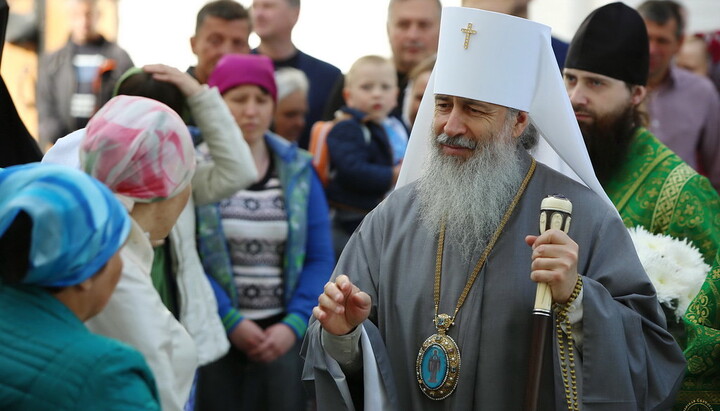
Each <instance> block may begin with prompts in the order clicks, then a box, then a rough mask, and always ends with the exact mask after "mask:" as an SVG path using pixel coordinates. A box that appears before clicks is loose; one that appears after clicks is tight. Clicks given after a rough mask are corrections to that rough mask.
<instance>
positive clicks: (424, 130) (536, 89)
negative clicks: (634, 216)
mask: <svg viewBox="0 0 720 411" xmlns="http://www.w3.org/2000/svg"><path fill="white" fill-rule="evenodd" d="M550 44H551V43H550V27H548V26H545V25H543V24H539V23H536V22H533V21H530V20H526V19H523V18H518V17H513V16H509V15H505V14H500V13H494V12H490V11H485V10H479V9H473V8H464V7H445V8H443V12H442V19H441V22H440V40H439V45H438V57H437V62H436V63H435V68H434V70H433V73H432V75H431V77H430V81H429V82H428V86H427V88H426V89H425V95H424V96H423V100H422V102H421V103H420V109H419V111H418V115H417V118H416V120H415V124H414V126H413V129H412V132H411V135H410V141H409V143H408V149H407V153H406V154H405V159H404V160H403V167H402V170H401V172H400V177H399V179H398V183H397V187H401V186H403V185H405V184H407V183H410V182H412V181H414V180H416V179H417V178H418V177H419V176H420V170H421V167H422V166H423V162H424V160H425V157H426V155H427V153H428V151H429V150H430V148H431V145H430V141H431V138H430V134H431V125H432V119H433V111H434V96H433V95H434V94H447V95H452V96H459V97H464V98H469V99H473V100H479V101H485V102H488V103H493V104H498V105H502V106H506V107H511V108H514V109H518V110H521V111H526V112H528V113H529V114H530V118H531V120H532V122H533V124H535V126H536V127H537V129H538V131H539V132H540V134H541V136H542V137H541V138H540V141H539V143H538V146H537V147H536V148H535V149H533V156H534V157H535V158H536V159H537V160H538V161H541V162H543V163H544V164H546V165H548V166H549V167H552V168H554V169H556V170H558V171H560V172H561V173H564V174H566V175H567V176H568V177H571V178H573V179H575V180H577V181H579V182H581V183H582V184H585V185H586V186H588V187H589V188H590V189H592V190H593V191H595V192H596V193H597V194H598V195H600V196H601V197H602V198H603V199H604V200H606V201H607V202H608V203H609V204H610V205H612V203H611V202H610V199H609V198H608V197H607V194H605V191H604V190H603V188H602V186H601V185H600V183H599V182H598V180H597V177H595V172H594V171H593V168H592V163H591V162H590V157H589V156H588V153H587V149H586V148H585V142H584V141H583V138H582V134H581V133H580V129H579V127H578V125H577V120H576V119H575V115H574V113H573V110H572V106H571V104H570V99H569V98H568V95H567V92H566V90H565V85H564V84H563V80H562V75H561V74H560V71H559V69H558V65H557V61H556V60H555V55H554V54H553V51H552V47H551V45H550Z"/></svg>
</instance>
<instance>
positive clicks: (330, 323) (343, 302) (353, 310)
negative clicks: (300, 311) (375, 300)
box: [313, 275, 371, 335]
mask: <svg viewBox="0 0 720 411" xmlns="http://www.w3.org/2000/svg"><path fill="white" fill-rule="evenodd" d="M370 303H371V301H370V296H369V295H367V293H365V292H363V291H360V289H359V288H358V287H357V286H355V285H354V284H353V283H352V282H351V281H350V279H349V278H348V277H347V276H346V275H339V276H338V277H337V278H336V279H335V281H334V282H333V281H330V282H328V283H327V284H325V291H324V292H323V293H322V294H321V295H320V297H318V305H317V307H315V308H313V315H314V316H315V318H317V320H318V321H320V324H321V325H322V327H323V328H324V329H325V331H327V332H329V333H330V334H334V335H345V334H347V333H349V332H351V331H352V330H353V329H355V327H357V326H358V325H360V324H361V323H362V322H363V321H365V320H366V319H367V318H368V316H369V315H370Z"/></svg>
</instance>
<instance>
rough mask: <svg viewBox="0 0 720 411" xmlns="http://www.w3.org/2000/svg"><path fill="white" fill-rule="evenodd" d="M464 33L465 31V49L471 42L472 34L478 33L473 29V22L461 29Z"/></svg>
mask: <svg viewBox="0 0 720 411" xmlns="http://www.w3.org/2000/svg"><path fill="white" fill-rule="evenodd" d="M460 31H462V32H463V33H465V49H467V48H468V45H469V44H470V36H471V35H473V34H477V31H475V30H473V29H472V23H468V25H467V28H464V29H460Z"/></svg>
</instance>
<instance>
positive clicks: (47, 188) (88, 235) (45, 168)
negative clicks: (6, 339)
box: [0, 163, 130, 287]
mask: <svg viewBox="0 0 720 411" xmlns="http://www.w3.org/2000/svg"><path fill="white" fill-rule="evenodd" d="M21 211H23V212H25V213H26V214H27V215H28V216H30V219H31V220H32V223H33V224H32V235H31V244H30V261H29V262H28V272H27V274H26V275H25V278H24V279H23V281H22V282H23V283H24V284H33V285H39V286H43V287H66V286H70V285H75V284H79V283H81V282H83V281H85V280H86V279H88V278H89V277H92V276H93V275H94V274H96V273H97V272H98V271H100V269H101V268H102V267H103V266H104V265H105V264H106V263H107V262H108V260H110V258H111V257H112V256H113V255H114V254H115V253H116V252H117V251H118V250H119V249H120V247H122V245H123V244H124V243H125V240H126V239H127V236H128V233H129V232H130V217H129V216H128V214H127V211H125V208H124V207H123V206H122V204H121V203H120V202H119V201H118V200H117V199H116V198H115V196H114V195H113V194H112V192H110V190H109V189H108V188H107V187H105V186H104V185H103V184H102V183H100V182H99V181H97V180H95V179H94V178H92V177H90V176H88V175H87V174H85V173H83V172H82V171H80V170H75V169H73V168H70V167H64V166H57V165H51V164H39V163H33V164H26V165H22V166H14V167H8V168H6V169H0V237H2V236H3V235H4V234H5V231H6V230H7V228H8V227H9V226H10V224H12V222H13V221H14V220H15V218H16V216H17V215H18V213H20V212H21Z"/></svg>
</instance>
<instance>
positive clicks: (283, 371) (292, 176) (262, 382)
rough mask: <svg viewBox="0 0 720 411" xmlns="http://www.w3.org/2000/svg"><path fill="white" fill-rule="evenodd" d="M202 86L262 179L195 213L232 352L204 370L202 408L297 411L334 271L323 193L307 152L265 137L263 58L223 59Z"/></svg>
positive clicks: (271, 85)
mask: <svg viewBox="0 0 720 411" xmlns="http://www.w3.org/2000/svg"><path fill="white" fill-rule="evenodd" d="M208 85H210V86H216V87H217V88H218V89H219V91H220V93H221V94H222V96H223V99H224V100H225V102H226V103H227V105H228V107H229V108H230V112H231V113H232V114H233V116H234V117H235V120H236V121H237V123H238V125H239V126H240V129H241V130H242V133H243V136H244V137H245V140H246V141H247V143H248V144H249V146H250V151H251V152H252V155H253V159H254V162H255V167H256V168H257V171H258V175H259V176H260V177H259V179H258V181H257V182H256V183H255V184H254V185H252V186H251V187H249V188H248V189H246V190H241V191H238V192H236V193H235V194H233V195H232V196H230V197H228V198H226V199H225V200H223V201H221V202H220V203H219V204H218V205H215V206H208V207H201V208H199V209H198V236H199V237H198V243H199V246H200V254H201V258H202V259H203V264H204V266H205V268H206V270H205V271H206V272H207V273H208V275H209V276H211V278H212V279H213V280H214V281H215V288H216V296H217V298H218V304H219V306H220V307H219V308H220V316H221V317H222V319H223V323H224V324H225V326H226V330H227V333H228V338H229V339H230V342H231V343H232V346H233V347H231V349H230V352H229V353H228V355H227V356H225V357H224V358H222V359H220V360H219V361H217V362H215V363H213V364H210V365H209V366H206V367H203V368H201V370H200V374H199V380H198V406H199V409H202V410H214V409H220V410H226V409H237V408H241V407H244V408H245V409H251V410H263V409H282V410H294V409H299V410H302V409H305V404H304V391H303V388H302V386H301V383H300V379H301V370H302V364H301V360H300V358H299V356H298V352H299V346H300V342H301V341H302V338H303V336H304V334H305V330H306V328H307V322H308V319H309V317H310V314H311V312H312V308H313V306H314V305H315V304H316V302H317V297H318V295H319V294H320V293H321V292H322V290H323V286H324V284H325V282H327V280H328V278H329V277H330V274H331V272H332V268H333V264H334V261H333V251H332V243H331V237H330V223H329V219H328V207H327V203H326V201H325V195H324V193H323V189H322V186H321V184H320V181H319V179H318V178H317V175H316V174H315V171H314V169H313V167H312V164H311V157H310V154H309V153H307V152H306V151H304V150H300V149H298V148H297V146H296V145H294V144H291V143H289V142H288V141H286V140H284V139H282V138H280V137H278V136H277V135H275V134H274V133H271V132H270V131H268V129H269V127H270V122H271V121H272V117H273V112H274V109H275V103H276V93H277V92H276V84H275V78H274V76H273V65H272V62H271V61H270V59H269V58H267V57H265V56H259V55H226V56H225V57H223V58H222V59H221V60H220V61H219V62H218V65H217V66H216V68H215V70H214V71H213V73H212V74H211V76H210V78H209V79H208ZM278 393H282V394H281V395H278Z"/></svg>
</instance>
